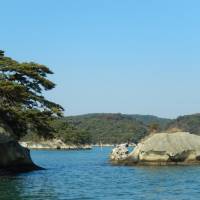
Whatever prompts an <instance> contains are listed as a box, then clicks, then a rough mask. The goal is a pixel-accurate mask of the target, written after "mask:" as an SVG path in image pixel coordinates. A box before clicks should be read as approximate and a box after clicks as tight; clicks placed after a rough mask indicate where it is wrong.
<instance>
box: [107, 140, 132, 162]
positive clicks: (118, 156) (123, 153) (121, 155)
mask: <svg viewBox="0 0 200 200" xmlns="http://www.w3.org/2000/svg"><path fill="white" fill-rule="evenodd" d="M127 147H128V145H127V144H120V145H117V146H116V147H115V148H114V149H113V150H112V153H111V155H110V158H111V160H115V161H123V160H125V159H126V158H127V157H128V153H129V152H128V148H127Z"/></svg>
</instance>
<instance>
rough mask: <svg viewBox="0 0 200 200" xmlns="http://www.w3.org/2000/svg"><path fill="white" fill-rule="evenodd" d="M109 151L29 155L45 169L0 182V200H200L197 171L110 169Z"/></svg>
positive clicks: (199, 170)
mask: <svg viewBox="0 0 200 200" xmlns="http://www.w3.org/2000/svg"><path fill="white" fill-rule="evenodd" d="M110 151H111V149H110V148H103V150H102V151H101V149H100V148H95V149H93V150H88V151H32V153H31V154H32V157H33V160H34V161H35V162H36V163H37V164H39V165H40V166H43V167H45V168H47V170H44V171H36V172H30V173H24V174H19V175H16V176H2V177H0V199H8V200H12V199H14V200H18V199H27V200H30V199H31V200H45V199H46V200H51V199H52V200H56V199H58V200H59V199H63V200H64V199H66V200H68V199H71V200H84V199H85V200H86V199H88V200H90V199H97V200H98V199H99V200H100V199H101V200H122V199H125V200H129V199H134V200H140V199H142V200H159V199H163V200H197V199H198V200H199V199H200V167H199V166H185V167H183V166H182V167H181V166H180V167H172V166H171V167H118V166H117V167H116V166H115V167H114V166H111V165H110V164H109V163H108V154H109V152H110Z"/></svg>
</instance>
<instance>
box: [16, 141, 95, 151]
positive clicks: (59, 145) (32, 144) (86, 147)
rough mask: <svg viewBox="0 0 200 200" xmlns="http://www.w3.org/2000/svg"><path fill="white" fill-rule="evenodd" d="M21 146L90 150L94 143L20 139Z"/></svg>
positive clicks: (36, 148) (40, 148)
mask: <svg viewBox="0 0 200 200" xmlns="http://www.w3.org/2000/svg"><path fill="white" fill-rule="evenodd" d="M19 143H20V145H21V146H23V147H26V148H28V149H34V150H58V149H59V150H90V149H92V145H89V144H86V145H69V144H66V143H64V142H63V141H62V140H59V139H53V140H44V141H40V142H33V141H20V142H19Z"/></svg>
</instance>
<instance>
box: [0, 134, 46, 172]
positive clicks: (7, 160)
mask: <svg viewBox="0 0 200 200" xmlns="http://www.w3.org/2000/svg"><path fill="white" fill-rule="evenodd" d="M39 169H42V168H41V167H38V166H37V165H35V164H34V163H33V161H32V160H31V157H30V151H29V150H28V149H27V148H24V147H22V146H21V145H20V144H19V143H18V142H17V141H15V140H14V139H12V138H11V137H8V136H5V135H0V170H1V171H2V170H6V171H13V172H25V171H32V170H39Z"/></svg>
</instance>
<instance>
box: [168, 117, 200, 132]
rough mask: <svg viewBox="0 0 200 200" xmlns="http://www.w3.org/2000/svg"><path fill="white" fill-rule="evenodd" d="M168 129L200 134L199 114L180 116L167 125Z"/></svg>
mask: <svg viewBox="0 0 200 200" xmlns="http://www.w3.org/2000/svg"><path fill="white" fill-rule="evenodd" d="M167 129H168V131H177V130H181V131H187V132H190V133H194V134H197V135H200V114H193V115H185V116H180V117H178V118H177V119H175V120H173V121H171V122H170V123H169V124H168V125H167Z"/></svg>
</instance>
